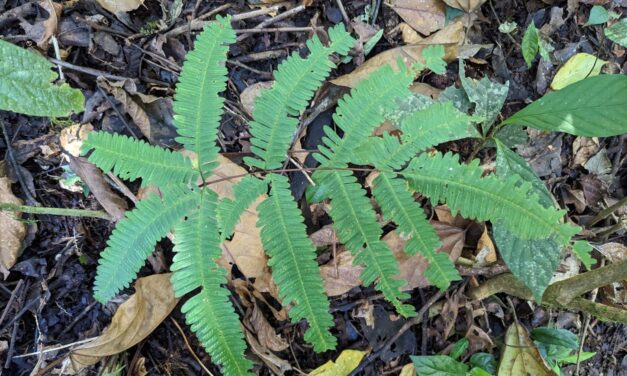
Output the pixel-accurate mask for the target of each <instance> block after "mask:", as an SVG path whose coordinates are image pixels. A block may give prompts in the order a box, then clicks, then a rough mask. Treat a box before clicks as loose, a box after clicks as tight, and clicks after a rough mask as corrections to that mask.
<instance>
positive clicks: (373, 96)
mask: <svg viewBox="0 0 627 376" xmlns="http://www.w3.org/2000/svg"><path fill="white" fill-rule="evenodd" d="M412 80H413V77H412V75H411V74H409V72H408V70H407V68H406V67H405V65H404V64H402V63H401V64H399V71H398V72H394V71H393V70H392V67H391V66H390V65H384V66H382V67H381V68H379V69H377V70H376V71H375V72H373V73H372V74H370V76H368V77H367V78H366V79H364V80H362V81H361V82H360V83H359V84H358V85H357V87H355V88H354V89H353V90H351V92H350V94H348V95H346V96H344V97H343V98H342V99H340V100H339V102H338V106H337V109H336V110H335V113H334V114H333V121H334V123H335V125H336V126H337V127H338V128H339V129H341V130H342V132H343V137H340V136H338V134H337V133H336V132H335V131H334V130H333V129H331V128H330V127H325V129H324V133H325V137H324V138H323V139H322V143H323V144H322V145H320V146H319V150H320V153H319V154H315V155H314V156H315V158H316V160H318V162H320V163H321V165H322V166H340V165H342V164H344V163H347V162H349V161H351V160H352V159H353V158H354V152H355V149H357V147H358V146H360V145H362V144H363V143H364V142H366V141H367V139H368V137H370V135H371V134H372V132H373V131H374V129H375V128H376V127H377V126H378V125H380V124H381V123H382V122H383V120H384V114H385V113H388V112H390V111H392V110H393V109H394V108H396V106H397V101H396V99H398V98H405V97H408V96H410V95H411V92H410V91H409V89H408V87H409V84H411V82H412Z"/></svg>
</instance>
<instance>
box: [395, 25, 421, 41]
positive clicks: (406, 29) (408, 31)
mask: <svg viewBox="0 0 627 376" xmlns="http://www.w3.org/2000/svg"><path fill="white" fill-rule="evenodd" d="M398 28H399V29H400V30H401V37H402V38H403V43H405V44H418V43H420V41H422V40H423V39H424V38H423V37H421V36H420V34H418V32H417V31H416V30H414V29H412V27H411V26H409V25H408V24H406V23H405V22H401V23H400V24H399V25H398Z"/></svg>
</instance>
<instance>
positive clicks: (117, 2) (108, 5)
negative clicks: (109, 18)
mask: <svg viewBox="0 0 627 376" xmlns="http://www.w3.org/2000/svg"><path fill="white" fill-rule="evenodd" d="M97 1H98V4H100V6H101V7H103V8H105V9H106V10H108V11H109V12H111V13H113V14H116V13H121V12H130V11H132V10H135V9H137V8H139V6H140V5H142V4H143V3H144V0H97Z"/></svg>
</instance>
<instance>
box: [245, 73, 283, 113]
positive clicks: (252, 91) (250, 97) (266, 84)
mask: <svg viewBox="0 0 627 376" xmlns="http://www.w3.org/2000/svg"><path fill="white" fill-rule="evenodd" d="M273 83H274V81H262V82H257V83H254V84H252V85H250V86H249V87H247V88H246V89H244V91H242V93H241V94H240V96H239V100H240V101H241V102H242V106H243V107H244V110H245V111H246V113H247V114H248V115H249V116H253V112H254V111H255V101H256V100H257V97H259V95H260V94H261V93H263V92H264V91H265V90H268V89H269V88H270V87H272V84H273Z"/></svg>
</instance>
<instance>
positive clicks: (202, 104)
mask: <svg viewBox="0 0 627 376" xmlns="http://www.w3.org/2000/svg"><path fill="white" fill-rule="evenodd" d="M230 23H231V18H230V17H217V19H216V21H215V22H211V23H209V24H207V26H206V27H205V31H204V32H202V33H201V34H200V35H199V36H198V38H197V39H196V45H197V46H199V47H202V48H196V49H194V50H193V51H191V52H190V53H188V54H187V56H186V62H185V64H184V65H183V70H182V71H181V75H180V77H179V81H178V83H177V85H176V95H175V96H174V104H173V110H174V113H175V115H174V125H175V126H176V128H177V132H178V134H179V137H177V138H176V140H177V141H178V142H180V143H181V144H183V146H184V147H185V149H186V150H189V151H193V152H194V153H196V156H197V157H198V161H200V163H199V166H198V167H199V169H200V173H201V175H202V176H208V175H209V174H210V172H211V170H212V169H213V168H214V167H215V166H216V163H215V159H216V158H217V156H218V151H219V149H218V147H217V146H216V137H217V132H218V127H219V126H220V117H221V115H222V106H223V104H224V98H222V97H220V96H219V95H218V94H219V93H220V92H222V91H224V89H226V79H227V73H228V72H227V70H226V67H225V65H224V63H225V61H226V54H227V52H228V50H229V47H228V45H229V44H231V43H233V42H235V32H234V31H233V29H232V28H231V24H230Z"/></svg>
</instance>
